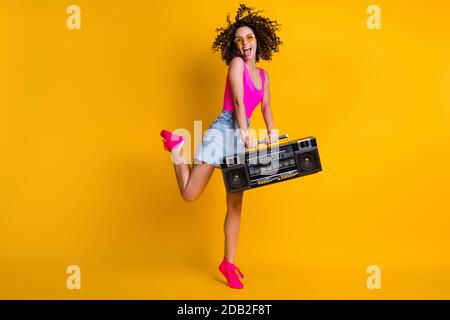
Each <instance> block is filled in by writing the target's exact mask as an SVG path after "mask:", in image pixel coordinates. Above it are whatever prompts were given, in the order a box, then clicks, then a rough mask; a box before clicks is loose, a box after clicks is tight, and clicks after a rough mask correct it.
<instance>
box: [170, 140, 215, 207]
mask: <svg viewBox="0 0 450 320" xmlns="http://www.w3.org/2000/svg"><path fill="white" fill-rule="evenodd" d="M182 158H183V149H182V148H179V149H177V150H173V151H172V159H173V160H174V165H173V166H174V168H175V175H176V177H177V182H178V187H179V189H180V194H181V196H182V197H183V199H184V200H186V201H194V200H196V199H197V198H198V197H199V196H200V194H201V193H202V192H203V190H204V189H205V187H206V185H207V184H208V182H209V179H210V178H211V176H212V173H213V172H214V166H212V165H209V164H206V163H201V164H192V168H190V166H189V164H188V163H186V162H183V161H180V159H182ZM176 163H178V164H176Z"/></svg>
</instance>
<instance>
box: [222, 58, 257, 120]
mask: <svg viewBox="0 0 450 320" xmlns="http://www.w3.org/2000/svg"><path fill="white" fill-rule="evenodd" d="M242 62H243V63H244V61H243V60H242ZM259 74H260V75H261V80H262V87H261V89H258V88H256V87H255V84H254V83H253V81H252V78H251V77H250V73H249V72H248V70H247V65H246V64H245V63H244V105H245V114H246V115H247V119H250V117H251V115H252V113H253V110H255V108H256V106H257V105H258V104H259V103H260V102H261V101H262V99H263V97H264V82H265V78H264V70H263V69H261V68H259ZM223 110H228V111H231V112H234V104H233V96H232V94H231V87H230V83H229V80H228V77H227V81H226V86H225V95H224V98H223Z"/></svg>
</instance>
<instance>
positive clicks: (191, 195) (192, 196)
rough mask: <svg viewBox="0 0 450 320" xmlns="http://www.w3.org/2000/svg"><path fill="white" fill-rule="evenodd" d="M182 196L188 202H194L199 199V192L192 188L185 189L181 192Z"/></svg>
mask: <svg viewBox="0 0 450 320" xmlns="http://www.w3.org/2000/svg"><path fill="white" fill-rule="evenodd" d="M181 196H182V197H183V199H184V200H185V201H187V202H193V201H195V200H197V198H198V196H199V193H196V192H193V191H191V190H185V191H182V192H181Z"/></svg>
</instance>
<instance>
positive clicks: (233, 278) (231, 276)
mask: <svg viewBox="0 0 450 320" xmlns="http://www.w3.org/2000/svg"><path fill="white" fill-rule="evenodd" d="M219 271H220V272H221V273H222V274H223V275H224V276H225V278H226V279H227V282H228V285H229V286H230V287H231V288H233V289H242V288H244V284H243V283H242V281H241V279H240V278H244V275H243V274H242V272H241V270H239V268H238V267H236V266H235V265H234V263H230V262H229V261H228V260H227V259H226V258H225V257H224V258H223V260H222V262H221V263H220V265H219Z"/></svg>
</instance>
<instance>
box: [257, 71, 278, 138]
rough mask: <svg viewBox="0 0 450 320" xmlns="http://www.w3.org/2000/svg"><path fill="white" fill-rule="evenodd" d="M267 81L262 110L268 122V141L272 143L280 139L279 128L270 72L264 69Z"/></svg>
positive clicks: (265, 120)
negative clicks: (274, 110) (271, 99)
mask: <svg viewBox="0 0 450 320" xmlns="http://www.w3.org/2000/svg"><path fill="white" fill-rule="evenodd" d="M264 75H265V79H266V81H265V83H264V97H263V99H262V101H261V112H262V115H263V118H264V122H265V123H266V128H267V133H268V137H267V138H266V142H267V143H272V142H275V141H276V140H278V130H275V127H274V123H273V115H272V106H271V101H270V81H269V74H268V73H267V72H266V71H265V70H264Z"/></svg>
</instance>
